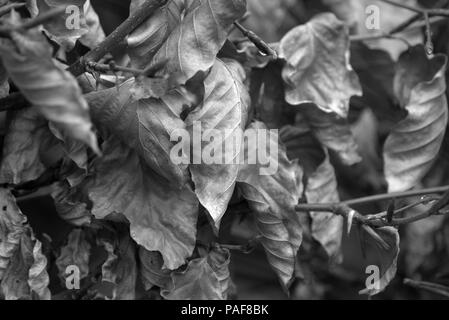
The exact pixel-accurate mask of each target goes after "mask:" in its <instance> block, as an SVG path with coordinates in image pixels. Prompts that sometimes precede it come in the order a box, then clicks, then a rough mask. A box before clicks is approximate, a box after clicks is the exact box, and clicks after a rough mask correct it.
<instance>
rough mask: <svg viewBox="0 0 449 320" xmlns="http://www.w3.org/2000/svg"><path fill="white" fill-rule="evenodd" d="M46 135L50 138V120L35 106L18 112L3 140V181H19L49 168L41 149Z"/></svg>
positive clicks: (12, 182) (0, 171) (33, 176)
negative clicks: (43, 160) (42, 115)
mask: <svg viewBox="0 0 449 320" xmlns="http://www.w3.org/2000/svg"><path fill="white" fill-rule="evenodd" d="M47 139H51V133H50V131H49V129H48V123H47V121H46V120H45V119H44V118H42V117H41V116H40V115H39V114H38V112H37V110H36V109H34V108H30V109H26V110H20V111H17V112H15V113H14V114H13V115H12V119H11V121H10V123H9V129H8V132H7V134H6V136H5V140H4V144H3V155H4V156H3V159H2V162H1V167H0V182H2V183H10V184H20V183H23V182H28V181H32V180H35V179H37V178H39V177H40V176H41V175H42V174H43V173H44V172H45V169H46V168H45V165H44V164H43V163H42V160H41V151H42V150H41V149H42V147H43V145H42V141H43V140H47Z"/></svg>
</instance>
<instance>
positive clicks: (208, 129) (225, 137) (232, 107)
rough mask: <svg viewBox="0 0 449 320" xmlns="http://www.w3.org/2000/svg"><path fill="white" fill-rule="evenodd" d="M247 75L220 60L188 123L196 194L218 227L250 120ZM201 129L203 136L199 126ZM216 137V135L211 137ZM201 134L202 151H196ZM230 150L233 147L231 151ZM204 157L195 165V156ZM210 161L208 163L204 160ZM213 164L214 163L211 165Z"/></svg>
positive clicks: (233, 182)
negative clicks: (246, 84) (200, 101)
mask: <svg viewBox="0 0 449 320" xmlns="http://www.w3.org/2000/svg"><path fill="white" fill-rule="evenodd" d="M244 80H245V71H244V70H243V68H242V67H241V66H240V65H239V64H238V63H237V62H235V61H232V60H225V61H221V60H217V61H216V63H215V65H214V67H213V68H212V70H211V72H210V74H209V75H208V77H207V78H206V80H205V83H204V88H205V94H204V100H203V102H202V104H201V105H200V106H198V107H197V108H195V110H194V111H192V112H191V113H190V114H189V115H188V117H187V119H186V120H185V123H186V126H187V129H188V130H189V132H191V137H192V139H193V140H192V141H193V144H192V155H193V159H194V161H193V164H191V165H190V166H189V169H190V172H191V174H192V180H193V182H194V184H195V193H196V195H197V196H198V199H199V200H200V202H201V204H202V205H203V206H204V207H205V208H206V209H207V210H208V212H209V213H210V215H211V216H212V218H213V220H214V221H215V222H216V224H217V225H219V223H220V221H221V218H222V217H223V215H224V213H225V212H226V209H227V207H228V203H229V200H230V199H231V197H232V194H233V193H234V187H235V184H236V180H237V175H238V170H239V165H238V161H239V160H240V151H241V148H242V133H243V131H244V130H245V126H246V121H247V118H248V107H249V95H248V92H247V90H246V88H245V86H244V85H243V81H244ZM198 125H200V126H201V127H200V130H201V132H198V129H197V126H198ZM214 132H215V133H217V135H219V136H220V137H221V139H217V135H213V137H212V136H209V135H211V134H213V133H214ZM197 134H201V137H203V139H201V140H204V139H206V140H208V141H202V143H201V149H200V150H198V149H195V145H196V142H195V140H194V139H198V137H196V136H195V135H197ZM229 146H231V147H229ZM198 154H199V155H202V156H203V157H202V159H201V161H199V163H195V156H197V155H198ZM204 156H206V157H207V159H208V160H207V161H206V159H205V158H204ZM209 161H211V162H212V163H209Z"/></svg>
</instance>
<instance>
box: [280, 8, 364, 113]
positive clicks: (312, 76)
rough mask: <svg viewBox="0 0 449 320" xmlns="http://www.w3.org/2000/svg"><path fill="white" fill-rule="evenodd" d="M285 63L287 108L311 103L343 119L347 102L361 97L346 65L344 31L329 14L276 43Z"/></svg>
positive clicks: (345, 37)
mask: <svg viewBox="0 0 449 320" xmlns="http://www.w3.org/2000/svg"><path fill="white" fill-rule="evenodd" d="M279 55H280V57H282V58H284V59H285V60H286V66H285V67H284V70H283V78H284V80H285V82H286V85H287V88H286V100H287V102H288V103H289V104H291V105H299V104H302V103H315V104H316V105H317V106H318V107H319V108H320V109H322V110H323V111H325V112H334V113H336V114H337V115H339V116H340V117H343V118H346V117H347V115H348V110H349V99H350V98H351V97H352V96H354V95H361V94H362V92H361V87H360V83H359V80H358V77H357V75H356V73H355V72H354V71H353V70H352V68H351V66H350V64H349V35H348V30H347V27H346V26H345V25H344V23H343V22H341V21H339V20H338V19H337V18H336V17H335V16H334V15H333V14H331V13H326V14H320V15H318V16H316V17H314V18H313V19H312V20H310V21H309V22H308V23H307V24H305V25H301V26H298V27H296V28H294V29H292V30H291V31H290V32H288V33H287V34H286V35H285V36H284V38H283V39H282V40H281V42H280V47H279Z"/></svg>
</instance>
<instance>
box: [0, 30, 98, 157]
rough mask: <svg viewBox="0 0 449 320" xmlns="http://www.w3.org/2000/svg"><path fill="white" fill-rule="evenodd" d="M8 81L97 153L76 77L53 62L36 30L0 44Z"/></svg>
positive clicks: (58, 125) (47, 116) (56, 122)
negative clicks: (8, 77)
mask: <svg viewBox="0 0 449 320" xmlns="http://www.w3.org/2000/svg"><path fill="white" fill-rule="evenodd" d="M0 53H1V55H2V59H3V62H4V65H5V67H6V69H7V70H8V73H9V75H10V77H11V79H12V80H13V81H14V83H15V84H16V86H17V87H19V89H20V90H21V92H22V93H23V95H24V96H25V97H26V98H27V99H28V100H29V101H30V102H31V103H32V104H33V105H35V106H36V108H38V110H39V111H40V112H41V113H42V114H43V115H44V116H45V117H46V118H47V119H49V120H51V121H53V122H54V124H55V125H56V126H57V127H58V128H60V129H62V130H63V131H64V132H65V133H66V134H67V135H69V136H70V137H73V138H75V139H77V140H80V141H82V142H84V143H86V144H87V145H88V146H90V147H91V148H92V149H93V150H94V151H95V152H97V153H98V152H99V150H98V146H97V139H96V136H95V134H94V133H93V131H92V123H91V122H90V116H89V106H88V105H87V102H86V101H85V99H84V98H83V96H82V94H81V90H80V88H79V86H78V84H77V83H76V80H75V78H73V76H72V75H71V74H69V73H68V72H67V71H64V70H63V69H61V68H60V67H59V66H58V65H57V64H56V63H54V61H53V59H52V52H51V47H50V46H49V45H48V42H47V41H46V39H45V37H44V36H43V35H42V34H40V33H39V32H38V31H36V30H32V31H28V32H24V33H13V34H12V40H6V39H3V40H2V41H1V42H0Z"/></svg>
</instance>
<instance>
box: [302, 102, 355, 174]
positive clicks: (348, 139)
mask: <svg viewBox="0 0 449 320" xmlns="http://www.w3.org/2000/svg"><path fill="white" fill-rule="evenodd" d="M300 113H301V114H302V115H303V116H304V117H305V119H306V120H307V123H308V125H309V126H310V129H311V131H312V133H313V134H314V135H315V136H316V138H317V139H318V140H319V141H320V142H321V144H322V145H323V146H324V147H326V148H329V149H330V150H333V151H335V152H336V153H337V154H338V156H339V158H340V159H341V161H342V162H343V163H344V164H346V165H349V166H351V165H354V164H356V163H358V162H360V161H361V160H362V158H361V157H360V155H359V153H358V147H357V142H356V140H355V137H354V136H353V134H352V131H351V127H350V126H349V123H348V121H347V119H344V118H342V117H340V116H338V115H337V114H336V113H334V112H329V113H327V112H324V111H322V110H321V109H319V108H317V107H316V106H315V105H313V104H304V105H302V106H301V107H300Z"/></svg>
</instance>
